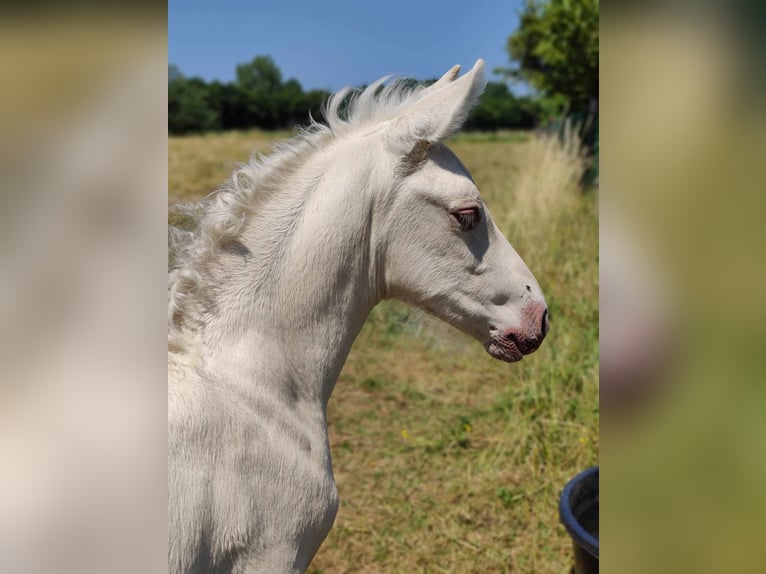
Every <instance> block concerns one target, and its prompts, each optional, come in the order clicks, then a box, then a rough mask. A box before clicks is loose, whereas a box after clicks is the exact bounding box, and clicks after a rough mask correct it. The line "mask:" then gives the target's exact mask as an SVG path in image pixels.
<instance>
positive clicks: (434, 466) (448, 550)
mask: <svg viewBox="0 0 766 574" xmlns="http://www.w3.org/2000/svg"><path fill="white" fill-rule="evenodd" d="M288 136H289V134H287V133H277V134H265V133H262V132H244V133H224V134H211V135H206V136H193V137H184V138H170V141H169V183H170V192H169V193H170V201H171V202H173V201H178V200H189V199H195V198H198V197H201V196H202V195H204V194H206V193H208V192H210V191H211V190H213V189H215V187H216V186H218V185H219V184H220V183H221V182H222V181H223V180H224V179H225V178H226V177H227V176H228V174H229V173H230V172H231V170H232V169H233V167H234V166H235V164H236V163H237V162H242V161H246V160H247V158H248V156H249V155H250V153H251V152H252V151H256V150H257V151H266V150H267V149H268V145H269V142H270V141H272V140H274V139H279V138H285V137H288ZM451 148H452V149H453V151H455V152H456V153H457V154H458V156H459V157H460V158H461V159H462V161H463V163H464V164H465V165H466V166H467V167H468V169H469V170H470V171H471V173H472V175H473V177H474V180H475V181H476V183H477V185H478V187H479V189H480V190H481V192H482V195H483V197H484V199H485V201H486V203H487V205H488V206H489V209H490V211H491V213H492V215H493V217H494V218H495V221H496V222H497V224H498V225H499V227H500V229H501V230H503V232H504V233H505V234H506V236H507V237H508V238H509V239H510V241H511V243H512V244H513V245H514V246H515V247H516V249H517V251H518V252H519V253H520V254H521V256H522V257H523V258H524V260H525V261H526V263H527V264H528V266H529V267H530V269H531V270H532V272H533V273H534V274H535V276H536V277H537V279H538V281H539V283H540V285H541V287H542V288H543V291H544V293H545V295H546V298H547V301H548V305H549V311H550V316H551V330H550V333H549V334H548V337H547V339H546V341H545V342H544V343H543V345H542V347H541V348H540V350H539V351H537V352H536V353H535V354H534V355H531V356H529V357H527V358H525V359H524V360H523V361H521V362H520V363H516V364H512V365H509V364H506V363H501V362H499V361H495V360H493V359H492V358H490V357H489V356H488V355H487V354H486V353H485V352H484V349H483V348H482V346H481V345H480V344H479V343H478V342H476V341H473V340H471V339H468V338H467V337H465V336H464V335H462V334H460V333H458V332H456V331H455V330H453V329H451V328H449V327H446V326H444V325H442V324H440V323H438V322H437V321H436V320H434V319H432V318H429V317H426V316H424V315H423V314H421V313H419V312H416V311H412V310H409V309H408V308H407V307H405V306H403V305H401V304H398V303H395V302H385V303H383V304H381V305H379V306H378V307H376V308H375V309H374V310H373V312H372V314H371V316H370V318H369V320H368V321H367V324H366V326H365V327H364V329H363V330H362V333H361V335H360V336H359V338H358V339H357V341H356V343H355V344H354V347H353V349H352V351H351V354H350V356H349V358H348V361H347V363H346V366H345V368H344V370H343V372H342V374H341V377H340V380H339V382H338V384H337V386H336V388H335V393H334V395H333V397H332V400H331V401H330V406H329V412H328V419H329V425H330V427H329V430H330V442H331V446H332V454H333V465H334V469H335V477H336V481H337V484H338V489H339V491H340V498H341V503H340V510H339V512H338V516H337V519H336V521H335V527H334V528H333V530H332V531H331V533H330V535H329V537H328V538H327V540H326V541H325V543H324V545H323V546H322V548H321V549H320V551H319V553H318V554H317V556H316V558H315V560H314V562H313V563H312V565H311V567H310V569H309V572H312V573H313V574H319V573H327V574H329V573H345V572H365V573H376V572H394V573H398V572H402V573H409V572H481V573H484V572H487V573H489V572H522V573H527V572H535V573H537V572H540V573H548V572H550V573H557V574H559V573H562V572H568V570H569V567H570V563H571V559H570V556H571V547H570V542H569V539H568V537H567V534H566V532H565V530H564V529H563V527H562V526H560V525H559V520H558V510H557V505H558V495H559V492H560V490H561V488H562V487H563V485H564V484H565V482H566V481H567V480H568V479H569V478H571V477H572V476H573V475H574V474H576V473H577V472H579V471H581V470H583V469H585V468H587V467H589V466H592V465H594V464H597V462H598V440H599V437H598V207H597V195H596V193H595V191H593V190H591V191H587V192H583V191H581V190H580V189H578V187H577V185H576V184H575V183H574V182H575V181H576V180H577V173H578V170H579V169H581V166H580V165H579V163H578V161H577V160H576V158H574V154H573V153H571V150H570V153H567V152H566V150H562V149H561V148H560V146H558V145H556V143H555V141H553V140H547V141H546V140H541V139H539V138H537V137H534V136H532V135H531V134H525V133H499V134H465V135H461V136H458V137H456V138H454V139H453V141H452V142H451Z"/></svg>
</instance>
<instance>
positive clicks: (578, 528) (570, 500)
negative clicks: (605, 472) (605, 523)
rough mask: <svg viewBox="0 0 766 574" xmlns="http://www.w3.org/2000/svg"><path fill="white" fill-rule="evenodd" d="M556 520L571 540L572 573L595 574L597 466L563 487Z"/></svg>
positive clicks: (596, 563)
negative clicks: (572, 553) (572, 549)
mask: <svg viewBox="0 0 766 574" xmlns="http://www.w3.org/2000/svg"><path fill="white" fill-rule="evenodd" d="M559 517H560V518H561V523H562V524H563V525H564V528H566V529H567V532H569V535H570V536H571V537H572V543H573V546H574V572H575V574H594V573H597V572H598V467H597V466H594V467H593V468H589V469H588V470H586V471H584V472H581V473H580V474H578V475H577V476H575V477H574V478H573V479H572V480H570V481H569V482H568V483H567V485H566V486H565V487H564V490H563V492H562V493H561V499H560V500H559Z"/></svg>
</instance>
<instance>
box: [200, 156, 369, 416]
mask: <svg viewBox="0 0 766 574" xmlns="http://www.w3.org/2000/svg"><path fill="white" fill-rule="evenodd" d="M334 147H335V148H336V149H335V150H334V153H327V152H326V153H319V152H317V154H315V156H314V157H312V158H311V159H310V160H309V161H308V162H307V164H306V165H304V166H303V168H302V169H301V170H300V173H296V174H294V175H293V176H291V177H290V178H288V179H287V180H286V181H285V182H284V185H283V186H281V189H279V190H275V191H274V193H272V194H270V198H269V199H267V200H266V201H264V202H263V204H262V205H259V207H258V209H257V213H256V215H254V216H252V217H251V218H250V219H249V221H247V222H246V224H245V226H244V229H243V231H242V234H241V238H240V240H239V241H238V242H236V244H234V245H233V247H232V248H231V249H226V250H223V251H222V253H221V256H220V258H219V260H218V261H217V262H216V264H215V265H213V267H212V269H213V271H212V273H211V278H212V279H213V281H212V285H213V288H212V289H211V293H212V295H211V302H210V304H209V309H210V311H208V312H207V313H206V314H207V318H206V319H205V320H204V324H205V327H204V331H203V345H202V347H203V348H204V349H205V351H204V352H205V354H206V357H205V365H206V366H207V369H206V370H208V371H209V372H211V373H215V374H216V376H217V378H219V380H226V383H227V384H229V385H234V386H236V387H237V388H238V390H239V392H242V393H252V392H257V393H263V392H270V393H272V394H278V395H281V396H282V397H287V398H288V400H297V399H305V400H311V401H320V402H321V403H322V405H323V406H324V408H326V405H327V401H328V400H329V398H330V394H331V393H332V390H333V387H334V385H335V381H336V380H337V378H338V376H339V374H340V370H341V368H342V366H343V363H344V361H345V359H346V356H347V355H348V352H349V351H350V349H351V345H352V343H353V341H354V339H355V338H356V335H357V334H358V332H359V330H360V329H361V327H362V325H363V324H364V321H365V319H366V317H367V315H368V314H369V312H370V310H371V309H372V307H373V306H374V305H375V304H376V303H377V302H378V301H379V300H380V296H381V290H380V288H379V285H380V278H379V276H378V275H379V273H378V267H379V265H378V262H379V261H380V256H379V252H380V247H381V246H380V244H379V242H378V241H377V240H376V237H375V236H376V231H375V229H374V227H375V219H374V217H373V211H374V208H373V204H374V197H375V195H374V190H373V189H371V181H370V177H369V172H370V169H369V167H368V166H371V165H373V164H372V163H371V162H370V160H371V157H359V151H358V150H353V149H352V148H346V147H345V146H340V145H336V146H334ZM338 148H340V149H338ZM344 152H345V153H352V154H355V155H354V156H352V157H354V161H348V159H345V158H344V161H341V156H343V154H344ZM286 385H287V386H289V393H287V394H285V386H286Z"/></svg>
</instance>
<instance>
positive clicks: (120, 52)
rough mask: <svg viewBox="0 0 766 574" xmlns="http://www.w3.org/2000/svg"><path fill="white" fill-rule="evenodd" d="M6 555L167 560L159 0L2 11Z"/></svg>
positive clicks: (154, 564)
mask: <svg viewBox="0 0 766 574" xmlns="http://www.w3.org/2000/svg"><path fill="white" fill-rule="evenodd" d="M0 69H1V70H2V75H3V80H4V81H3V88H2V90H0V104H1V105H0V230H1V231H0V262H1V263H2V269H3V271H2V274H0V457H1V458H2V460H3V468H4V472H3V473H2V477H0V556H2V557H3V568H2V569H3V571H7V572H18V573H27V572H30V573H36V572H41V573H42V572H62V573H68V572H73V573H74V572H77V573H86V572H94V573H95V572H99V573H103V572H126V573H127V572H132V573H135V572H154V571H157V572H164V571H166V568H167V558H166V538H167V536H166V526H165V523H166V512H167V510H166V508H167V504H166V496H165V489H166V486H165V484H166V470H165V468H166V438H165V436H166V396H167V394H166V383H165V381H166V379H165V377H166V375H165V370H164V367H163V354H164V352H163V349H164V348H165V345H166V343H165V334H164V332H165V327H164V325H163V324H164V323H165V313H166V302H165V294H164V292H165V281H166V272H167V268H166V265H167V253H166V250H165V246H166V243H167V231H166V225H167V212H166V205H167V7H166V5H165V4H156V3H155V4H149V3H144V4H142V3H139V4H116V3H101V4H96V3H87V2H86V3H77V4H61V3H43V4H40V3H36V4H33V5H23V6H22V5H15V6H14V5H8V6H5V7H4V8H3V18H2V23H1V24H0Z"/></svg>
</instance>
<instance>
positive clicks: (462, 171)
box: [431, 144, 473, 183]
mask: <svg viewBox="0 0 766 574" xmlns="http://www.w3.org/2000/svg"><path fill="white" fill-rule="evenodd" d="M431 159H432V160H433V162H434V163H435V164H436V165H437V166H438V167H439V168H441V169H443V170H445V171H448V172H450V173H452V174H455V175H458V176H462V177H467V178H468V179H469V180H470V181H471V183H473V178H472V177H471V173H470V172H469V171H468V169H467V168H466V167H465V166H464V165H463V162H461V161H460V158H458V157H457V156H456V155H455V154H454V152H453V151H452V150H451V149H449V148H448V147H447V146H446V145H444V144H439V145H437V146H434V148H433V150H432V152H431Z"/></svg>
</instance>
